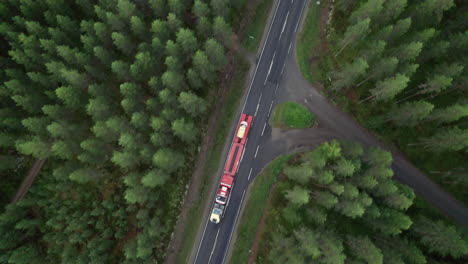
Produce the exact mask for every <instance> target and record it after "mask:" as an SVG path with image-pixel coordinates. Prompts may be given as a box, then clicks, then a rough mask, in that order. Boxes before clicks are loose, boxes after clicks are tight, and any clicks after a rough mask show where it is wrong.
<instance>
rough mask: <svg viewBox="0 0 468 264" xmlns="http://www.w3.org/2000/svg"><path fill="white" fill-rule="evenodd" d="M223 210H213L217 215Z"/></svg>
mask: <svg viewBox="0 0 468 264" xmlns="http://www.w3.org/2000/svg"><path fill="white" fill-rule="evenodd" d="M222 212H223V211H221V210H219V209H216V208H215V209H214V210H213V214H217V215H220V214H221V213H222Z"/></svg>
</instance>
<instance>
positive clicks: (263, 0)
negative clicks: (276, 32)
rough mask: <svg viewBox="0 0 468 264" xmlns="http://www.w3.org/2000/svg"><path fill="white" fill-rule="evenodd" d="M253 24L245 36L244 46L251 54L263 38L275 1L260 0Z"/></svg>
mask: <svg viewBox="0 0 468 264" xmlns="http://www.w3.org/2000/svg"><path fill="white" fill-rule="evenodd" d="M259 1H260V3H259V4H258V6H257V10H256V11H255V15H254V18H253V21H252V23H250V25H249V26H248V27H247V29H246V31H245V33H244V34H245V35H244V36H243V40H242V46H244V48H245V49H247V50H248V51H250V52H254V51H256V50H257V48H258V45H259V44H260V40H261V38H262V34H263V30H264V29H265V26H266V25H265V23H266V20H267V18H268V14H269V12H270V9H271V6H272V4H273V0H259Z"/></svg>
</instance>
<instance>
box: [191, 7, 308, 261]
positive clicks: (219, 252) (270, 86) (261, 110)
mask: <svg viewBox="0 0 468 264" xmlns="http://www.w3.org/2000/svg"><path fill="white" fill-rule="evenodd" d="M305 2H306V1H299V0H295V1H294V0H281V1H279V2H278V4H277V5H276V6H275V7H274V8H275V11H274V15H273V19H272V22H271V25H270V27H269V33H268V35H267V38H266V40H265V43H264V46H263V47H262V48H263V49H262V52H261V54H260V57H259V60H258V63H257V68H256V71H255V73H254V78H253V80H252V83H251V85H250V87H249V92H248V95H247V97H246V101H245V104H244V107H243V111H242V112H244V113H247V114H249V115H254V120H253V125H252V128H251V129H250V132H249V135H248V140H247V143H246V148H245V152H244V156H243V158H242V160H241V162H240V165H239V169H238V173H237V175H236V176H235V185H234V187H233V191H232V193H231V200H230V202H229V206H228V208H227V210H226V214H225V216H224V218H223V219H222V220H221V222H220V223H219V224H213V223H211V222H209V221H208V217H209V216H206V220H205V221H204V222H203V223H204V224H205V226H204V227H203V228H204V231H203V234H202V238H201V242H200V244H198V248H197V252H196V256H195V259H194V263H200V264H207V263H217V264H218V263H224V261H225V258H226V253H227V250H228V248H229V244H230V241H231V238H232V231H233V229H234V226H235V223H236V221H237V218H238V214H239V210H240V206H241V204H242V202H243V199H244V195H245V190H246V189H247V187H248V185H249V182H250V181H251V180H252V179H253V177H254V176H255V175H257V174H258V173H259V172H260V170H261V169H262V168H263V167H264V166H265V164H266V163H264V161H263V162H261V161H260V162H259V159H260V157H263V156H264V155H263V151H264V150H263V147H264V145H265V142H266V141H265V140H266V138H267V137H264V135H266V134H270V130H271V128H270V127H269V126H268V124H267V123H268V119H269V116H270V113H271V110H272V109H273V106H274V104H275V102H274V100H275V97H276V94H277V89H278V84H279V83H278V82H279V81H280V77H281V75H282V74H281V72H282V70H283V66H284V64H285V61H286V58H287V55H288V51H289V52H290V50H291V45H292V43H293V40H294V38H295V35H296V31H297V26H298V23H299V20H300V17H301V14H302V10H303V9H304V7H305ZM236 122H237V120H236ZM213 197H214V194H213ZM213 197H212V198H213ZM212 200H213V201H214V198H213V199H212ZM210 213H211V211H210Z"/></svg>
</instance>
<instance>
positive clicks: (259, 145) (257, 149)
mask: <svg viewBox="0 0 468 264" xmlns="http://www.w3.org/2000/svg"><path fill="white" fill-rule="evenodd" d="M259 147H260V145H258V146H257V150H256V151H255V156H254V158H256V157H257V153H258V148H259Z"/></svg>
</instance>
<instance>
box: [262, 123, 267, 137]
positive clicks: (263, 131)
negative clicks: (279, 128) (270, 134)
mask: <svg viewBox="0 0 468 264" xmlns="http://www.w3.org/2000/svg"><path fill="white" fill-rule="evenodd" d="M265 127H266V123H265V125H263V130H262V136H263V133H265Z"/></svg>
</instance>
